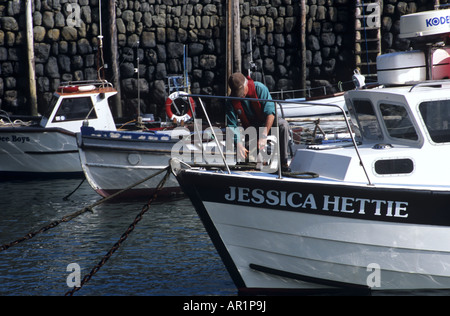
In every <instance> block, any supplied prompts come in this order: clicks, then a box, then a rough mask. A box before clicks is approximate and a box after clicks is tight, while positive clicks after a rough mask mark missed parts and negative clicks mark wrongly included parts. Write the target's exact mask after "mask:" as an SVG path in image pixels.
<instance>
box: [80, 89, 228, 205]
mask: <svg viewBox="0 0 450 316" xmlns="http://www.w3.org/2000/svg"><path fill="white" fill-rule="evenodd" d="M186 95H187V93H186V92H183V91H177V92H174V93H172V94H171V95H169V97H168V99H167V100H168V101H167V103H166V109H167V112H169V113H170V115H168V118H169V119H170V120H171V121H172V120H174V121H175V122H177V124H169V123H167V124H162V123H165V122H161V123H160V124H159V125H158V126H154V127H153V128H152V129H143V130H137V131H124V130H114V131H111V130H106V129H96V128H94V127H91V126H83V127H82V128H81V130H80V132H79V133H78V134H77V135H78V151H79V157H80V163H81V166H82V170H83V172H84V175H85V177H86V179H87V181H88V182H89V184H90V185H91V187H92V188H93V189H94V190H95V191H96V192H97V193H98V194H99V195H101V196H103V197H108V196H111V195H113V194H115V193H117V192H119V191H122V192H121V194H120V198H142V197H149V196H151V194H152V193H153V192H154V191H155V188H156V187H157V185H158V183H159V182H160V180H161V179H162V177H163V176H164V174H161V175H158V176H154V177H153V175H154V174H157V173H158V172H160V171H162V170H163V169H165V168H167V166H168V165H169V159H170V158H172V157H179V158H180V159H182V160H183V161H186V162H189V163H191V164H208V165H210V166H214V165H215V164H221V162H222V156H221V154H224V152H220V151H219V149H218V148H219V147H218V146H220V148H221V150H222V147H224V145H223V144H222V143H223V141H222V142H220V143H217V142H216V141H215V140H218V139H223V138H224V137H223V135H221V134H220V133H221V130H220V129H219V128H218V127H217V128H216V129H210V130H206V131H205V130H204V129H203V123H202V120H194V121H193V122H192V121H190V119H191V118H192V115H193V114H192V113H193V112H194V111H193V110H191V108H193V106H195V102H194V100H193V98H192V97H189V98H187V97H186ZM178 99H185V101H186V102H188V104H190V105H191V106H187V105H186V104H185V105H183V102H178V104H177V106H176V108H177V110H174V109H172V108H173V107H175V106H174V105H172V101H175V100H177V101H180V100H178ZM181 101H183V100H181ZM199 101H200V102H201V100H199ZM202 106H203V104H202ZM174 113H176V114H174ZM208 120H209V119H208ZM188 121H189V122H188ZM180 122H182V123H183V126H181V125H180V124H178V123H180ZM228 155H230V154H229V153H228ZM233 156H234V155H233ZM228 161H230V163H231V159H228ZM180 194H182V192H181V188H180V186H179V184H178V182H177V181H176V179H175V177H173V176H171V177H169V179H168V180H167V182H166V183H165V185H164V187H163V189H162V190H161V191H160V192H159V193H158V195H159V196H165V197H173V196H177V195H180Z"/></svg>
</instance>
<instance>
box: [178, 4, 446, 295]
mask: <svg viewBox="0 0 450 316" xmlns="http://www.w3.org/2000/svg"><path fill="white" fill-rule="evenodd" d="M448 16H450V10H439V11H432V12H422V13H420V14H413V15H409V16H408V15H405V16H402V20H401V26H402V28H401V34H405V33H406V32H409V31H410V30H411V29H412V30H414V32H413V35H414V37H421V38H420V39H421V40H422V41H426V38H424V37H425V35H427V36H431V37H430V40H433V41H434V40H435V39H436V38H438V39H440V40H441V39H445V38H448V35H449V33H448V32H449V31H448V27H447V24H446V25H445V28H444V29H442V28H441V27H440V21H444V22H445V21H448V20H447V17H448ZM427 21H437V22H436V23H434V22H433V23H431V22H430V23H428V24H427ZM408 22H410V23H408ZM433 27H436V29H435V31H434V32H433V30H434V28H433ZM422 31H423V32H422ZM422 35H423V37H422ZM404 36H407V35H404ZM424 47H425V48H427V50H426V51H423V52H422V53H418V52H417V51H408V52H402V53H393V54H387V55H383V56H380V57H379V59H378V61H379V62H380V66H382V67H380V68H378V69H379V74H380V73H381V74H382V76H381V79H382V82H381V83H382V84H383V85H384V87H382V88H378V89H359V90H354V91H348V92H347V93H346V94H345V100H346V104H347V107H348V111H349V113H350V116H351V122H352V123H353V124H354V126H353V127H354V132H355V133H356V134H357V137H356V139H355V138H354V137H352V140H351V141H350V142H347V143H344V142H342V143H336V144H334V145H333V144H327V145H314V146H308V147H305V148H302V149H298V150H297V151H296V153H295V156H294V157H293V159H292V162H291V169H292V172H291V173H288V174H283V175H281V174H269V173H264V172H258V171H245V172H244V171H234V172H231V171H229V172H226V171H222V170H221V171H217V170H208V169H205V168H191V167H189V166H187V165H186V164H185V163H183V162H180V161H179V160H176V159H173V160H172V161H171V165H172V170H173V173H174V174H175V175H176V177H177V180H178V182H179V183H180V185H181V187H182V189H183V191H184V192H185V194H187V195H188V196H189V198H190V199H191V201H192V203H193V205H194V207H195V209H196V211H197V213H198V215H199V216H200V218H201V220H202V223H203V224H204V226H205V228H206V230H207V231H208V233H209V236H210V238H211V240H212V241H213V243H214V245H215V247H216V249H217V251H218V252H219V254H220V256H221V258H222V261H223V262H224V264H225V266H226V267H227V269H228V272H229V273H230V275H231V277H232V279H233V281H234V283H235V285H236V287H237V288H238V289H239V291H240V292H241V293H246V294H256V293H261V292H262V293H273V292H278V293H298V292H300V293H301V292H302V291H305V290H333V289H353V290H363V291H367V292H369V291H383V292H384V293H386V292H388V291H403V290H408V291H414V290H420V291H427V290H432V291H436V290H448V289H449V288H450V243H448V242H447V240H450V229H449V228H450V212H449V205H450V180H449V179H450V168H449V163H448V157H449V156H450V125H449V124H450V123H449V122H450V80H448V79H443V80H441V78H439V76H442V75H444V74H446V76H447V77H448V75H449V74H450V67H448V64H445V65H444V64H442V65H437V64H436V62H435V61H436V60H435V59H434V57H435V55H434V53H435V52H436V51H437V50H444V51H446V52H448V51H450V50H449V49H448V47H442V46H439V44H438V45H437V46H433V45H424ZM440 53H442V51H440ZM439 58H440V57H439ZM426 60H431V61H433V62H432V63H428V66H427V63H426ZM386 65H387V66H388V67H386V68H385V67H384V66H386ZM440 66H442V67H446V69H447V72H445V71H440V73H441V74H440V75H438V74H437V73H436V71H434V70H436V69H439V68H441V67H440ZM423 67H425V68H426V67H428V70H427V71H423ZM383 72H388V73H387V74H385V75H383ZM432 79H437V80H432ZM411 80H413V81H414V82H411ZM344 117H345V118H346V123H347V125H348V126H349V129H350V127H351V125H350V123H349V122H350V119H349V118H348V117H347V116H346V115H345V114H344ZM349 132H350V131H349ZM349 135H352V133H349ZM422 293H423V292H422Z"/></svg>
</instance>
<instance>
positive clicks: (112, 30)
mask: <svg viewBox="0 0 450 316" xmlns="http://www.w3.org/2000/svg"><path fill="white" fill-rule="evenodd" d="M100 1H101V0H100ZM108 11H109V35H110V43H111V44H110V46H111V47H110V49H109V51H110V52H111V68H112V78H113V79H112V84H113V85H114V87H115V88H116V90H117V94H116V95H115V96H113V97H112V103H113V106H114V108H115V110H116V113H115V114H116V117H122V116H123V113H122V98H121V93H120V72H119V53H118V51H117V50H118V45H117V25H116V2H115V0H108ZM100 23H101V22H100Z"/></svg>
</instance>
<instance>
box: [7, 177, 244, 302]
mask: <svg viewBox="0 0 450 316" xmlns="http://www.w3.org/2000/svg"><path fill="white" fill-rule="evenodd" d="M80 181H81V180H78V179H70V180H67V179H59V180H43V181H42V180H41V181H10V182H0V212H1V216H0V245H3V244H7V243H10V242H12V241H14V240H16V239H18V238H20V237H23V236H24V235H25V234H27V233H29V232H31V231H37V230H39V229H40V228H41V227H43V226H46V225H47V224H48V223H50V222H52V221H55V220H59V219H61V218H62V217H63V216H65V215H68V214H71V213H73V212H76V211H78V210H80V209H82V208H84V207H85V206H88V205H90V204H92V203H94V202H96V201H98V200H99V199H100V198H101V197H100V196H99V195H97V194H96V193H95V192H94V191H93V190H92V189H91V187H90V186H89V184H88V183H87V182H86V181H85V182H84V183H83V184H82V185H81V187H80V188H79V189H78V190H77V191H76V192H75V193H74V194H73V195H72V196H70V198H69V199H68V200H63V198H64V197H65V196H66V195H67V194H69V193H70V192H72V191H73V190H74V189H75V188H76V187H77V186H78V184H79V183H80ZM145 204H146V201H145V200H142V201H120V202H119V201H116V202H108V203H104V204H101V205H99V206H97V207H95V208H94V213H85V214H83V215H81V216H78V217H77V218H75V219H73V220H72V221H70V222H67V223H61V224H59V225H58V226H57V227H55V228H52V229H50V230H48V231H46V232H44V233H41V234H39V235H37V236H35V237H34V238H32V239H30V240H26V241H24V242H22V243H20V244H18V245H15V246H13V247H10V248H9V249H7V250H5V251H1V252H0V295H2V296H5V295H58V296H59V295H61V296H62V295H65V294H66V292H68V291H70V290H71V287H69V286H68V284H67V281H68V279H69V282H70V280H72V281H73V280H75V279H74V278H73V277H71V273H72V272H74V271H75V270H73V269H69V271H68V270H67V268H68V265H69V264H71V263H75V264H77V265H78V266H79V267H80V269H81V279H82V278H83V277H84V276H85V275H86V274H87V273H89V272H90V271H91V269H92V268H93V267H94V266H95V265H97V263H99V261H100V260H101V259H102V258H103V256H104V255H105V254H106V253H107V252H108V251H109V250H110V248H111V247H112V246H113V245H114V244H115V243H116V242H117V241H118V240H119V238H120V236H121V235H122V234H123V233H124V232H125V231H126V229H127V228H128V226H129V225H130V224H131V223H132V222H133V221H134V219H135V217H136V215H137V214H138V213H139V212H140V211H141V210H142V207H143V205H145ZM236 294H237V291H236V288H235V287H234V284H233V282H232V281H231V279H230V277H229V275H228V273H227V271H226V270H225V267H224V265H223V263H222V261H221V260H220V258H219V256H218V254H217V253H216V251H215V249H214V247H213V245H212V243H211V241H210V239H209V237H208V235H207V233H206V231H205V230H204V228H203V226H202V224H201V222H200V220H199V218H198V216H197V214H196V213H195V210H194V208H193V206H192V205H191V203H190V201H189V200H188V199H179V200H171V201H164V202H157V203H153V204H152V205H151V206H150V210H149V211H148V212H147V213H146V214H145V215H144V217H143V219H142V220H141V221H140V222H139V223H138V225H137V226H136V228H135V230H134V231H133V232H132V233H131V234H130V235H129V237H128V239H127V240H126V241H125V242H124V243H123V244H122V246H121V247H120V248H119V249H118V250H117V251H116V252H115V253H114V254H113V255H112V257H111V258H110V259H109V260H108V261H107V262H106V264H105V265H103V267H102V268H101V269H100V270H99V271H98V272H97V273H96V274H95V275H94V276H93V277H92V279H91V280H90V281H89V282H88V283H86V284H85V285H84V286H83V287H82V288H81V289H80V290H79V291H77V292H76V293H75V294H74V295H78V296H79V295H163V296H165V295H169V296H172V295H177V296H180V295H181V296H185V295H187V296H191V295H221V296H228V295H236Z"/></svg>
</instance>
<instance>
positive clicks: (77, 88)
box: [40, 81, 117, 133]
mask: <svg viewBox="0 0 450 316" xmlns="http://www.w3.org/2000/svg"><path fill="white" fill-rule="evenodd" d="M116 93H117V91H116V90H115V89H114V88H113V87H112V85H111V84H110V83H109V82H106V81H82V82H80V81H77V82H65V83H63V84H61V86H60V87H59V88H58V90H57V91H56V92H55V93H54V95H53V98H52V100H51V103H50V105H49V107H48V110H47V112H46V113H45V115H44V116H43V117H42V118H41V121H40V126H41V127H45V128H49V127H58V128H63V129H65V130H69V131H71V132H74V133H76V132H79V131H80V127H81V126H82V124H83V122H86V121H88V122H89V126H91V127H94V128H95V129H101V130H116V126H115V123H114V118H113V116H112V113H111V110H110V108H109V104H108V98H109V97H111V96H113V95H115V94H116Z"/></svg>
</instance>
